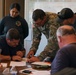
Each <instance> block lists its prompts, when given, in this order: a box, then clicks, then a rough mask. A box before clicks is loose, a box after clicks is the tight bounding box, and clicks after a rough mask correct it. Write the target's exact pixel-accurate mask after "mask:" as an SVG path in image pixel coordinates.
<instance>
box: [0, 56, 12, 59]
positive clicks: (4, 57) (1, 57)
mask: <svg viewBox="0 0 76 75" xmlns="http://www.w3.org/2000/svg"><path fill="white" fill-rule="evenodd" d="M0 59H1V60H11V57H10V56H6V55H0Z"/></svg>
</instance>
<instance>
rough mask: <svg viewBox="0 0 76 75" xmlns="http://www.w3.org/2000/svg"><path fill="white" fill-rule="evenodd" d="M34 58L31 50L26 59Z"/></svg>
mask: <svg viewBox="0 0 76 75" xmlns="http://www.w3.org/2000/svg"><path fill="white" fill-rule="evenodd" d="M33 56H34V52H33V51H32V50H31V51H30V52H29V53H28V54H27V58H31V57H33Z"/></svg>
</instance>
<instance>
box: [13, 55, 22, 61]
mask: <svg viewBox="0 0 76 75" xmlns="http://www.w3.org/2000/svg"><path fill="white" fill-rule="evenodd" d="M12 60H14V61H16V60H18V61H21V60H22V58H21V57H20V56H17V55H16V56H13V57H12Z"/></svg>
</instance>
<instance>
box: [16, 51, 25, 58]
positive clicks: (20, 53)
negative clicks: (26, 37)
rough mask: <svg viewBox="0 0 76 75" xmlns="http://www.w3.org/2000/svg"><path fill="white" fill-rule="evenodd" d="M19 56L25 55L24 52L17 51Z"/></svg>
mask: <svg viewBox="0 0 76 75" xmlns="http://www.w3.org/2000/svg"><path fill="white" fill-rule="evenodd" d="M16 54H17V55H18V56H20V57H23V55H24V54H23V52H22V51H17V53H16Z"/></svg>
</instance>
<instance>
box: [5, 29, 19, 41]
mask: <svg viewBox="0 0 76 75" xmlns="http://www.w3.org/2000/svg"><path fill="white" fill-rule="evenodd" d="M6 38H8V39H10V40H12V39H15V40H18V39H20V34H19V31H18V30H17V29H16V28H11V29H9V30H8V32H7V34H6Z"/></svg>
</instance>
